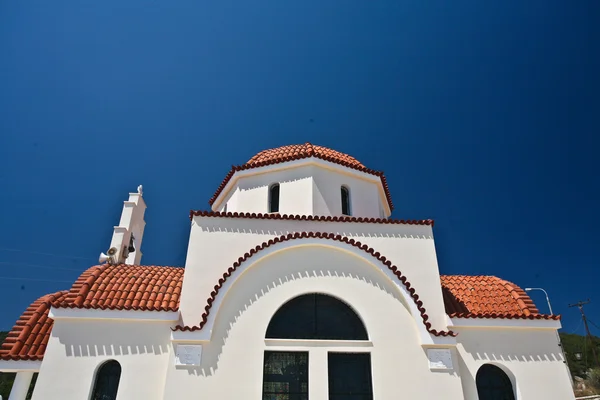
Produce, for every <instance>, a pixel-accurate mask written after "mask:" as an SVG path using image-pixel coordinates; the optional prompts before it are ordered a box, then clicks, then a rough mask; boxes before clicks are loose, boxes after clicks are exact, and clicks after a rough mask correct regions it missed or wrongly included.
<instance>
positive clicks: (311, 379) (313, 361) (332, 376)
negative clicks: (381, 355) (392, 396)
mask: <svg viewBox="0 0 600 400" xmlns="http://www.w3.org/2000/svg"><path fill="white" fill-rule="evenodd" d="M266 339H273V340H272V341H273V342H274V343H275V344H276V345H277V344H279V343H281V345H280V346H276V347H277V348H278V349H277V351H265V354H264V362H263V397H262V398H263V400H308V399H309V394H310V393H317V395H316V396H317V397H318V398H326V397H325V396H328V397H327V398H328V399H329V400H372V399H373V388H372V381H371V353H370V351H368V349H370V348H369V347H365V348H364V349H362V348H361V349H360V350H361V351H359V352H350V351H344V350H343V349H344V347H346V346H347V347H352V346H356V345H360V344H363V343H369V342H368V335H367V331H366V329H365V327H364V325H363V323H362V321H361V320H360V318H359V317H358V315H356V313H355V312H354V310H352V309H351V308H350V307H349V306H348V305H347V304H345V303H344V302H342V301H340V300H338V299H336V298H333V297H331V296H326V295H323V294H308V295H303V296H300V297H296V298H294V299H292V300H290V301H289V302H287V303H286V304H284V305H283V306H282V307H281V308H280V309H279V310H278V311H277V312H276V313H275V315H274V316H273V318H272V319H271V322H270V323H269V327H268V328H267V334H266ZM295 345H299V347H303V350H304V349H306V350H305V351H300V350H299V349H298V350H296V349H292V348H290V349H289V351H287V349H286V351H282V350H283V349H281V350H280V348H281V347H286V346H287V347H295ZM313 385H314V386H315V387H313V388H311V386H313Z"/></svg>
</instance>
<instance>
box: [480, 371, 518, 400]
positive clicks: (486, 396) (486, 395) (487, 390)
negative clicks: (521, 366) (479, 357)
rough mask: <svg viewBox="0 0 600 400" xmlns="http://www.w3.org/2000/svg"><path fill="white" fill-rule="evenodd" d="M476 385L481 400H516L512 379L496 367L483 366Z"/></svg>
mask: <svg viewBox="0 0 600 400" xmlns="http://www.w3.org/2000/svg"><path fill="white" fill-rule="evenodd" d="M475 383H476V385H477V395H478V396H479V400H515V392H514V389H513V385H512V382H511V381H510V378H509V377H508V375H506V373H505V372H504V371H502V369H500V368H499V367H497V366H495V365H492V364H484V365H482V366H481V367H480V368H479V370H478V371H477V377H476V378H475Z"/></svg>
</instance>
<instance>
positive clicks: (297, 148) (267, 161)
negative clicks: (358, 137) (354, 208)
mask: <svg viewBox="0 0 600 400" xmlns="http://www.w3.org/2000/svg"><path fill="white" fill-rule="evenodd" d="M311 157H314V158H318V159H321V160H324V161H328V162H331V163H334V164H339V165H341V166H344V167H347V168H351V169H354V170H357V171H361V172H364V173H367V174H371V175H375V176H377V177H379V179H380V180H381V184H382V186H383V191H384V193H385V197H386V200H387V203H388V205H389V207H390V211H392V210H393V209H394V204H393V203H392V197H391V195H390V190H389V188H388V184H387V181H386V179H385V176H384V175H383V172H381V171H375V170H372V169H370V168H367V167H365V166H364V165H363V164H362V163H361V162H360V161H358V160H357V159H356V158H354V157H352V156H350V155H348V154H345V153H342V152H339V151H336V150H332V149H329V148H327V147H323V146H317V145H314V144H311V143H304V144H292V145H287V146H281V147H276V148H273V149H268V150H263V151H261V152H259V153H257V154H256V155H255V156H254V157H252V158H250V159H249V160H248V161H247V162H246V163H245V164H242V165H238V166H235V165H234V166H232V167H231V170H230V171H229V173H228V174H227V176H226V177H225V179H223V181H222V182H221V184H220V185H219V187H218V188H217V191H216V192H215V194H214V195H213V196H212V197H211V199H210V200H209V201H208V203H209V204H210V205H211V206H212V205H213V204H214V202H215V201H216V200H217V198H218V197H219V196H220V194H221V192H222V191H223V190H224V189H225V186H227V183H228V182H229V181H230V180H231V178H232V177H233V175H234V174H235V173H236V172H237V171H244V170H248V169H253V168H260V167H266V166H268V165H273V164H279V163H285V162H289V161H295V160H301V159H304V158H311Z"/></svg>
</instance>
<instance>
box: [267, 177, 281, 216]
mask: <svg viewBox="0 0 600 400" xmlns="http://www.w3.org/2000/svg"><path fill="white" fill-rule="evenodd" d="M269 212H270V213H273V212H279V183H274V184H272V185H271V187H270V188H269Z"/></svg>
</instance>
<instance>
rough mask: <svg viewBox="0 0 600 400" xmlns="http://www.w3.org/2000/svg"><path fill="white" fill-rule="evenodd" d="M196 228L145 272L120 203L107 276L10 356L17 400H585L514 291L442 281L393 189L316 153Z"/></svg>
mask: <svg viewBox="0 0 600 400" xmlns="http://www.w3.org/2000/svg"><path fill="white" fill-rule="evenodd" d="M210 205H211V210H210V211H192V212H191V213H190V220H191V230H190V239H189V246H188V253H187V258H186V263H185V268H179V267H163V266H143V265H140V264H141V256H142V253H141V241H142V238H143V233H144V228H145V222H144V213H145V209H146V205H145V202H144V198H143V193H142V190H141V187H140V188H139V189H138V192H137V193H131V194H130V196H129V199H128V200H127V201H125V204H124V208H123V213H122V216H121V220H120V222H119V226H117V227H115V228H114V234H113V238H112V242H111V244H110V247H109V248H110V250H108V251H107V252H106V254H103V255H102V257H101V261H102V264H101V265H97V266H92V267H91V268H89V269H88V270H86V271H85V272H83V273H82V274H81V276H80V277H79V278H78V279H77V281H75V282H74V283H73V285H72V287H71V288H68V289H67V290H65V291H61V292H57V293H53V294H48V295H45V296H42V297H40V298H39V299H38V300H36V301H34V302H33V303H32V305H31V306H30V307H29V308H28V309H27V310H26V311H25V312H24V314H23V316H22V317H21V318H20V319H19V321H17V323H16V325H15V326H14V328H13V330H12V331H11V333H10V334H9V336H8V337H7V339H6V341H5V342H4V343H3V345H2V347H1V349H0V371H4V372H16V373H17V377H16V380H15V383H14V385H13V389H12V392H11V395H10V400H23V399H25V396H26V392H27V389H28V387H29V385H30V382H31V378H32V376H33V375H34V374H36V373H37V374H38V375H37V381H36V385H35V389H34V392H33V399H34V400H42V399H44V400H46V399H61V400H82V399H91V400H96V399H102V400H132V399H144V400H159V399H166V400H171V399H182V400H185V399H203V398H206V399H223V400H226V399H231V400H234V399H235V400H238V399H244V400H251V399H257V400H258V399H263V400H309V399H310V400H326V399H330V400H359V399H360V400H371V399H373V400H388V399H397V398H407V399H413V400H416V399H437V398H443V399H469V400H476V399H479V400H492V399H499V400H511V399H516V400H521V399H547V400H550V399H556V400H559V399H560V400H564V399H573V398H574V396H573V391H572V388H571V382H570V378H569V374H568V369H567V367H566V364H565V363H564V356H563V354H562V352H561V348H560V345H559V341H558V335H557V330H558V329H559V328H560V317H559V316H556V315H544V314H541V313H540V312H539V311H538V309H537V308H536V306H535V305H534V303H533V302H532V300H531V299H530V298H529V296H528V295H527V294H526V293H525V292H524V291H523V290H522V289H521V288H520V287H518V286H517V285H515V284H513V283H511V282H508V281H505V280H503V279H501V278H498V277H493V276H485V275H482V276H461V275H452V276H449V275H440V272H439V268H438V263H437V258H436V252H435V246H434V239H433V221H431V220H408V221H405V220H396V219H391V218H390V215H391V212H392V209H393V204H392V200H391V196H390V193H389V189H388V186H387V182H386V179H385V176H384V175H383V174H382V173H380V172H377V171H374V170H371V169H369V168H367V167H366V166H364V165H363V164H361V163H360V162H359V161H358V160H356V159H355V158H353V157H351V156H349V155H347V154H343V153H340V152H337V151H334V150H331V149H327V148H324V147H320V146H316V145H312V144H309V143H306V144H303V145H291V146H284V147H280V148H276V149H269V150H265V151H262V152H260V153H258V154H257V155H256V156H254V157H252V158H251V159H250V160H249V161H248V162H247V163H245V164H243V165H241V166H237V167H233V168H232V170H231V171H230V172H229V174H228V175H227V176H226V177H225V179H224V181H223V182H222V184H221V185H220V187H219V188H218V190H217V191H216V193H215V195H214V196H213V197H212V198H211V199H210Z"/></svg>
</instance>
